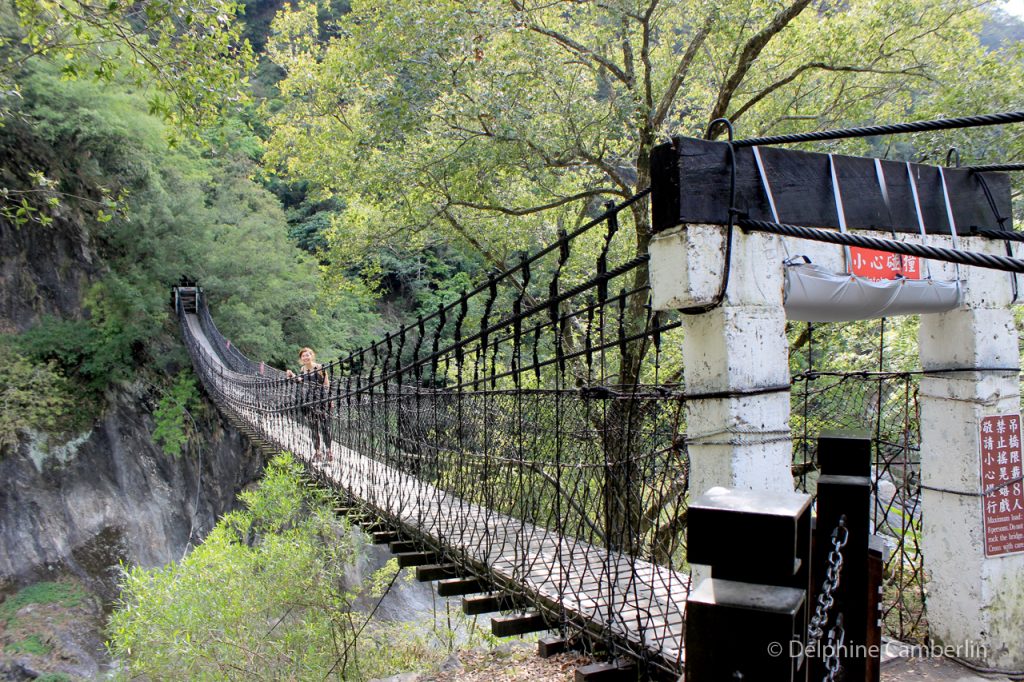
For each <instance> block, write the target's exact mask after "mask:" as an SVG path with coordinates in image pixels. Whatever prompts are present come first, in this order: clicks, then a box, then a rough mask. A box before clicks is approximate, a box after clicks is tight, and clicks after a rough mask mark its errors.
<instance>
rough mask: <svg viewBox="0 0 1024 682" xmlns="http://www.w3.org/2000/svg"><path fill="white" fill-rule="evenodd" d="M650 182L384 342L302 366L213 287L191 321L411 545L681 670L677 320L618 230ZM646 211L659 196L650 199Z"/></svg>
mask: <svg viewBox="0 0 1024 682" xmlns="http://www.w3.org/2000/svg"><path fill="white" fill-rule="evenodd" d="M644 200H645V195H640V196H638V197H636V198H634V199H632V200H630V201H629V202H626V203H624V204H621V205H619V206H614V207H608V208H607V210H606V211H605V212H604V213H602V214H601V215H600V216H598V217H597V218H595V219H594V220H592V221H590V222H588V223H587V224H585V225H583V226H581V227H580V228H579V229H577V230H575V231H573V232H572V233H570V234H565V233H562V234H560V235H559V238H558V239H557V240H556V241H555V242H554V243H553V244H552V245H550V246H548V247H546V248H544V249H542V250H540V251H539V252H537V253H535V254H533V255H530V256H527V255H523V256H522V257H521V258H520V259H519V261H518V262H517V263H515V264H514V265H512V266H510V267H507V268H504V269H502V271H501V272H498V273H496V274H494V275H493V276H491V277H490V278H488V280H487V281H486V282H485V283H484V284H482V285H481V286H480V287H478V288H476V289H475V290H473V291H470V292H465V294H464V295H463V296H461V297H459V298H458V299H456V300H454V301H452V302H448V303H445V304H442V305H440V306H439V307H438V309H437V310H436V311H435V312H433V313H432V314H429V315H424V316H422V317H420V318H418V319H417V320H416V321H415V322H414V323H412V324H409V325H406V326H404V327H402V328H401V329H400V330H398V332H396V333H394V334H390V335H388V336H387V337H385V338H384V339H382V340H381V341H380V342H378V343H376V344H374V345H372V346H370V347H368V348H365V349H362V350H360V351H358V352H356V353H354V354H352V355H350V356H348V357H346V358H344V359H342V360H339V361H337V362H334V363H330V364H328V365H325V366H323V368H322V370H321V372H322V374H301V373H300V374H298V375H297V376H296V377H294V378H288V377H285V376H284V375H282V374H281V373H280V372H279V371H277V370H269V368H267V367H265V366H263V365H261V364H260V363H255V362H252V361H250V360H248V359H247V358H245V357H244V356H242V355H241V354H240V353H238V351H237V349H236V348H234V347H233V346H232V345H231V344H230V343H229V342H228V341H227V340H226V339H225V338H224V337H223V336H222V335H221V334H220V333H219V332H218V331H217V330H216V327H215V325H213V323H212V319H211V318H210V317H209V311H208V309H207V307H206V305H205V300H203V299H202V298H201V299H200V304H199V305H198V306H197V310H196V313H195V314H194V315H189V314H184V315H182V319H183V329H184V333H185V338H186V340H187V342H188V344H189V348H190V351H191V352H192V354H193V358H195V365H196V368H197V371H198V373H199V375H200V376H201V378H202V381H203V383H204V385H205V386H206V388H207V390H208V392H209V393H210V394H211V395H212V396H213V397H214V399H215V400H216V402H218V404H219V405H221V406H222V408H225V409H226V411H227V412H228V413H230V414H232V415H234V416H235V417H237V418H239V419H241V420H242V421H244V422H245V423H246V424H248V425H250V427H251V428H252V429H253V430H254V433H255V434H256V435H257V437H259V438H260V439H262V440H265V441H267V442H269V443H273V444H275V445H276V446H278V447H280V448H282V449H285V450H289V451H291V452H293V453H295V454H297V455H298V456H300V457H302V458H304V459H306V460H307V461H308V462H310V463H311V464H315V465H316V467H315V468H316V469H318V470H319V471H321V472H323V475H324V476H325V477H326V478H327V479H329V481H330V482H331V483H332V484H334V485H340V486H341V487H344V488H346V489H347V490H348V491H349V492H350V493H352V494H353V495H355V496H356V497H358V498H359V499H360V500H362V501H364V502H365V503H367V504H369V505H370V506H371V507H373V508H374V509H376V510H377V511H379V512H380V513H381V514H382V515H384V516H386V517H388V518H391V519H393V520H395V521H396V522H397V523H398V524H400V525H401V526H402V527H403V528H404V529H405V530H406V531H407V534H408V535H409V536H410V537H412V538H413V542H414V544H416V545H417V547H418V548H420V549H422V550H424V551H430V552H433V553H435V554H436V555H437V560H438V561H452V562H457V563H459V564H461V565H463V566H465V567H467V568H468V570H470V571H471V572H474V573H476V574H478V575H479V577H481V578H484V579H485V581H486V582H487V583H488V584H490V585H492V586H494V589H498V588H499V587H500V589H502V590H503V591H506V592H511V593H512V595H513V601H512V605H514V606H517V607H520V608H526V607H527V606H528V605H538V604H539V605H540V606H541V607H542V608H543V610H544V611H545V614H546V616H547V621H548V624H549V626H550V627H552V628H553V629H556V630H559V631H561V632H562V634H564V635H565V636H567V637H570V638H571V637H573V636H574V634H578V633H580V632H582V631H584V630H586V631H587V633H588V636H589V639H590V641H593V642H598V643H600V644H602V645H603V646H604V647H605V648H606V649H607V650H608V651H610V652H619V653H623V652H628V653H630V654H632V655H633V656H634V657H636V658H638V659H640V660H642V661H645V662H647V663H648V664H649V665H653V666H660V667H663V668H667V669H670V670H678V669H680V668H681V665H682V658H681V657H682V635H683V633H682V627H683V625H682V615H681V614H682V612H683V605H684V604H685V601H686V597H687V594H688V589H689V577H688V571H687V570H686V569H687V567H686V565H685V561H684V559H683V556H684V553H683V548H682V538H683V535H684V533H683V530H684V521H685V509H686V505H685V493H686V488H687V483H688V463H687V459H686V454H685V449H684V447H683V445H682V439H681V438H680V433H681V431H682V420H683V407H684V403H683V400H682V397H681V391H680V386H679V385H678V384H677V383H676V384H674V383H672V381H671V377H668V380H666V377H664V376H663V375H662V368H661V363H662V345H663V344H662V340H663V335H664V334H665V333H667V332H669V331H671V330H673V329H675V328H676V327H678V322H675V321H670V320H667V319H666V318H664V317H663V316H662V315H659V314H656V313H654V312H653V311H652V310H651V308H650V304H649V284H648V277H647V257H646V256H640V257H637V256H636V254H635V248H636V247H635V238H634V235H632V234H629V233H628V232H627V231H625V230H622V231H620V230H619V218H620V214H621V213H622V212H623V211H627V210H630V209H631V206H632V205H633V204H634V203H636V202H641V201H644ZM643 210H646V207H644V209H643Z"/></svg>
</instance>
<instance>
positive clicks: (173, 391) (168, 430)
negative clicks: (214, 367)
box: [153, 370, 200, 457]
mask: <svg viewBox="0 0 1024 682" xmlns="http://www.w3.org/2000/svg"><path fill="white" fill-rule="evenodd" d="M199 404H200V403H199V391H198V390H197V388H196V379H195V376H194V375H193V374H192V372H191V371H187V370H186V371H182V372H181V373H179V374H178V376H177V378H176V379H175V380H174V383H173V384H172V385H171V386H170V388H169V389H168V390H167V391H166V392H165V393H164V394H163V396H161V398H160V402H159V403H158V404H157V406H156V409H155V410H154V411H153V420H154V421H155V422H156V427H155V428H154V429H153V442H154V443H157V444H158V445H160V447H161V448H162V449H163V451H164V452H165V453H166V454H168V455H172V456H174V457H178V456H180V455H181V453H182V451H183V450H184V448H185V445H186V444H187V443H188V441H189V438H190V437H191V436H192V435H193V434H194V433H195V432H196V423H195V418H194V417H193V415H192V413H193V412H194V411H195V410H196V408H198V407H199Z"/></svg>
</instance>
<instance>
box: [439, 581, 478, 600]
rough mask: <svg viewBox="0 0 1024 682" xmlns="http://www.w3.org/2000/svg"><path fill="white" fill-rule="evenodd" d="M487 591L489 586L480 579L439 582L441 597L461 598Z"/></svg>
mask: <svg viewBox="0 0 1024 682" xmlns="http://www.w3.org/2000/svg"><path fill="white" fill-rule="evenodd" d="M485 589H487V585H486V584H485V583H484V582H483V581H481V580H480V579H479V578H448V579H446V580H439V581H438V582H437V595H438V596H439V597H459V596H462V595H464V594H476V593H477V592H483V591H484V590H485Z"/></svg>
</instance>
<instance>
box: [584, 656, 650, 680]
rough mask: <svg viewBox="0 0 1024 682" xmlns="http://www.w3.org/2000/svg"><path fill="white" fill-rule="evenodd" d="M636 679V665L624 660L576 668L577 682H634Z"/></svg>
mask: <svg viewBox="0 0 1024 682" xmlns="http://www.w3.org/2000/svg"><path fill="white" fill-rule="evenodd" d="M636 677H637V669H636V664H635V663H633V662H632V661H624V660H623V661H614V662H612V663H591V664H589V665H581V666H580V667H578V668H576V676H575V682H627V681H629V682H632V681H633V680H636Z"/></svg>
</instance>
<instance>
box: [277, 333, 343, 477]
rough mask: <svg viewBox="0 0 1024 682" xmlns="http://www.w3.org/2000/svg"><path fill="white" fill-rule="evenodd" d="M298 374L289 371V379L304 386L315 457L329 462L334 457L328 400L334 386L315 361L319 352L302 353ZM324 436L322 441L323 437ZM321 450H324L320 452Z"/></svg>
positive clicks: (303, 400)
mask: <svg viewBox="0 0 1024 682" xmlns="http://www.w3.org/2000/svg"><path fill="white" fill-rule="evenodd" d="M299 364H300V367H299V373H298V374H296V373H295V372H293V371H291V370H290V369H289V370H286V372H285V374H286V375H287V376H288V378H289V379H294V380H295V381H298V382H299V383H302V384H303V385H304V389H303V390H302V407H301V409H302V414H304V415H305V416H306V418H307V419H309V427H310V432H311V433H312V436H313V458H314V460H316V459H319V458H320V457H321V456H323V457H324V458H325V459H326V460H327V461H330V460H331V458H332V454H331V422H330V419H328V415H327V409H328V403H327V398H328V396H329V393H328V389H330V387H331V382H330V379H329V378H328V376H327V371H326V370H325V369H324V366H323V365H321V364H320V363H318V362H317V361H316V352H315V351H314V350H313V349H312V348H308V347H306V348H302V349H300V350H299ZM321 436H322V438H321ZM321 448H323V449H322V450H321Z"/></svg>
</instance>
